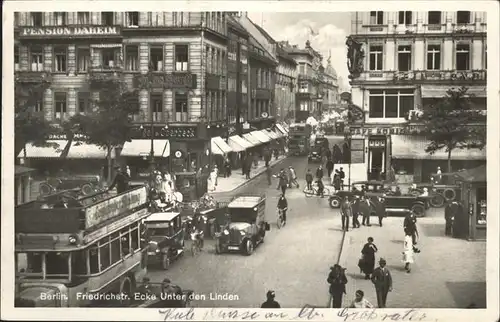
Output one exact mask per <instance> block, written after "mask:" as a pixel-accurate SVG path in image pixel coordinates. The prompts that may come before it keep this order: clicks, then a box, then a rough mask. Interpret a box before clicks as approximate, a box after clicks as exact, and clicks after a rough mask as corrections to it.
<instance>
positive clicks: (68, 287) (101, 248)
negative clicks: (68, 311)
mask: <svg viewBox="0 0 500 322" xmlns="http://www.w3.org/2000/svg"><path fill="white" fill-rule="evenodd" d="M148 205H149V201H148V192H147V188H146V187H145V186H142V187H137V188H133V189H130V190H128V191H125V192H123V193H118V194H115V193H113V192H110V191H98V192H96V193H94V194H91V195H84V194H78V193H75V192H68V191H59V192H56V193H53V194H50V195H46V196H41V197H40V198H39V199H38V200H35V201H32V202H29V203H25V204H22V205H19V206H17V207H16V208H15V211H14V216H15V268H16V270H15V272H16V275H15V306H17V307H96V306H97V307H98V306H118V307H122V306H129V305H130V304H131V301H132V300H133V294H134V293H135V292H136V285H137V282H138V281H139V282H140V281H141V280H143V278H144V277H145V276H146V274H147V247H148V244H147V243H146V242H143V240H144V238H143V237H144V234H145V227H144V225H143V224H142V220H143V219H144V218H146V217H148V216H149V215H150V212H149V209H148Z"/></svg>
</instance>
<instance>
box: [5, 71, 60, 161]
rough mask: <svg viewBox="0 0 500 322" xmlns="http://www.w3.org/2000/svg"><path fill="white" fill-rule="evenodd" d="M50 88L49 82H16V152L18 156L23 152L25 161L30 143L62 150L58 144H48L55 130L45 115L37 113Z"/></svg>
mask: <svg viewBox="0 0 500 322" xmlns="http://www.w3.org/2000/svg"><path fill="white" fill-rule="evenodd" d="M49 86H50V83H49V82H47V81H41V82H37V83H24V82H21V81H19V80H16V82H15V84H14V111H15V119H14V124H15V130H14V133H15V136H14V141H15V152H16V155H17V153H19V151H21V150H22V151H23V153H24V159H25V160H26V156H27V155H26V145H27V144H28V143H31V144H33V145H35V146H52V147H54V148H60V147H59V146H58V145H57V144H54V143H48V142H47V141H48V139H49V137H50V134H52V133H54V131H55V128H54V127H53V126H52V125H51V124H50V123H49V122H48V121H47V120H45V118H44V115H43V113H41V112H36V111H35V106H36V104H37V103H38V102H41V101H42V100H43V93H44V91H45V90H46V89H47V88H49Z"/></svg>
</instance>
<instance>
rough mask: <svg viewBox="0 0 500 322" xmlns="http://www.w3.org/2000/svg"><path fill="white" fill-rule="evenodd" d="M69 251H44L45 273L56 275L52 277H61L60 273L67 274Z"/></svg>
mask: <svg viewBox="0 0 500 322" xmlns="http://www.w3.org/2000/svg"><path fill="white" fill-rule="evenodd" d="M68 260H69V252H64V253H63V252H47V253H45V269H46V273H47V275H56V276H54V277H61V275H68V274H69V261H68Z"/></svg>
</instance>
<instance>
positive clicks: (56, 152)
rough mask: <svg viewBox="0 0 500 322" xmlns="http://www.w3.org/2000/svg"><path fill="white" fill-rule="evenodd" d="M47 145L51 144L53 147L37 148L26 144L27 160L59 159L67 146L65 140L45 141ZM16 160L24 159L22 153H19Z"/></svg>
mask: <svg viewBox="0 0 500 322" xmlns="http://www.w3.org/2000/svg"><path fill="white" fill-rule="evenodd" d="M47 144H53V145H55V146H54V147H52V146H49V147H38V146H34V145H33V144H31V143H28V144H26V157H27V158H59V157H60V156H61V154H62V152H63V150H64V149H65V148H66V146H67V145H68V141H67V140H47ZM18 158H24V151H23V150H21V152H19V155H18Z"/></svg>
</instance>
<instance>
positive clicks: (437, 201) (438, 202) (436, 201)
mask: <svg viewBox="0 0 500 322" xmlns="http://www.w3.org/2000/svg"><path fill="white" fill-rule="evenodd" d="M444 201H445V199H444V197H443V196H442V195H440V194H435V195H434V196H432V198H431V200H429V203H430V204H431V206H432V207H434V208H441V207H443V206H444Z"/></svg>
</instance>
